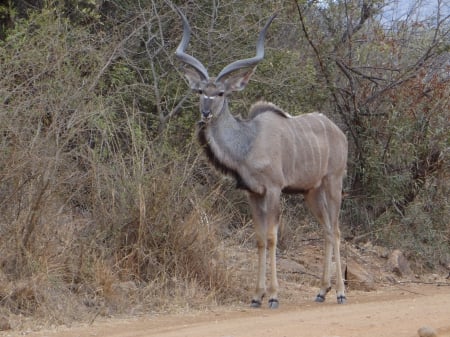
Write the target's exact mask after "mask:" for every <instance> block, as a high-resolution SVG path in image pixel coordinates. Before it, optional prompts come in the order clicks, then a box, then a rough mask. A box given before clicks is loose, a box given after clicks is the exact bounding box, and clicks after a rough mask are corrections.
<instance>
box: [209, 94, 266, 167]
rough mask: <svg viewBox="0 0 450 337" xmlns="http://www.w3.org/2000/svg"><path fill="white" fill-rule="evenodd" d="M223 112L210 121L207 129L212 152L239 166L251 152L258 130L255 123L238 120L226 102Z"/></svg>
mask: <svg viewBox="0 0 450 337" xmlns="http://www.w3.org/2000/svg"><path fill="white" fill-rule="evenodd" d="M222 109H223V111H221V112H220V113H219V114H218V115H217V116H216V117H215V118H213V119H212V120H211V121H209V123H208V125H207V126H206V128H207V129H208V130H207V132H206V137H207V141H208V143H209V144H210V146H211V150H212V151H213V152H214V154H215V155H216V156H217V157H219V158H223V159H225V158H226V160H225V161H226V162H228V163H230V164H231V163H232V162H233V163H235V164H238V163H239V162H240V161H241V160H243V159H245V156H246V155H247V154H248V152H249V151H250V149H251V147H252V144H253V141H254V139H255V136H256V133H257V130H256V125H255V124H254V123H251V122H248V121H243V120H241V119H239V118H236V117H234V116H233V114H232V113H231V111H230V109H229V107H228V101H227V100H225V101H224V106H223V108H222Z"/></svg>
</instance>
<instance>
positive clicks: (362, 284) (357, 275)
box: [346, 260, 375, 291]
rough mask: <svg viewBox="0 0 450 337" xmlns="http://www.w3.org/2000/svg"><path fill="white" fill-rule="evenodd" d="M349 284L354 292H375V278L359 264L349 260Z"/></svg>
mask: <svg viewBox="0 0 450 337" xmlns="http://www.w3.org/2000/svg"><path fill="white" fill-rule="evenodd" d="M346 274H347V275H346V276H347V282H348V284H349V287H350V288H351V289H353V290H363V291H371V290H375V282H374V279H373V276H372V275H371V274H370V273H369V272H368V271H367V270H366V269H365V268H364V267H363V266H362V265H361V264H359V263H358V262H356V261H352V260H349V261H348V262H347V273H346Z"/></svg>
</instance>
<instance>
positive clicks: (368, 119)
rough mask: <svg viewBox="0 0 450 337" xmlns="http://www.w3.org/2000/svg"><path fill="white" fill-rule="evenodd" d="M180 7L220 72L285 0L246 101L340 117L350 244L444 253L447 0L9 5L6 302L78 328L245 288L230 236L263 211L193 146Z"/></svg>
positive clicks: (422, 256) (1, 262)
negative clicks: (431, 0) (393, 16)
mask: <svg viewBox="0 0 450 337" xmlns="http://www.w3.org/2000/svg"><path fill="white" fill-rule="evenodd" d="M174 4H175V5H179V6H181V8H182V10H183V11H184V12H185V13H186V14H187V16H188V18H189V20H190V22H191V24H192V26H193V29H194V33H193V37H192V41H191V43H190V46H189V51H190V52H191V53H193V54H194V55H195V56H196V57H198V58H199V59H201V60H202V61H203V63H204V64H205V65H207V67H208V69H210V73H211V74H214V73H217V72H218V71H219V70H220V69H221V68H222V67H223V66H224V65H226V64H227V63H229V62H232V61H234V60H236V59H238V58H242V57H247V56H251V55H253V53H254V43H255V40H256V36H257V32H258V31H259V29H260V27H261V25H262V24H263V23H264V21H265V19H266V18H267V17H268V16H269V15H270V13H272V12H273V11H275V10H278V11H279V12H280V14H279V16H278V18H277V19H276V21H275V22H274V24H273V25H272V27H271V28H270V32H269V34H268V39H267V42H266V46H267V53H266V57H265V60H264V61H263V62H262V63H261V64H260V65H259V66H258V70H257V72H256V74H255V76H254V79H253V82H252V83H251V85H250V86H249V87H248V88H247V89H246V91H245V92H243V93H240V94H238V95H236V96H235V97H233V99H232V102H231V105H232V109H233V111H234V112H236V114H242V115H243V116H244V117H245V114H246V108H247V107H248V106H249V105H250V104H251V103H252V102H254V101H255V100H257V99H266V100H269V101H272V102H274V103H276V104H278V105H279V106H280V107H282V108H284V109H285V110H286V111H289V112H290V113H292V114H300V113H304V112H309V111H313V110H321V111H323V112H324V113H326V114H327V115H329V116H330V117H331V118H332V119H333V120H335V121H336V122H337V123H338V124H339V125H340V126H341V127H342V129H343V130H344V131H345V132H346V134H347V135H348V138H349V141H350V158H349V167H348V178H347V181H346V184H345V194H346V199H345V201H344V205H343V212H342V217H341V222H342V230H343V232H344V234H345V237H346V239H347V240H352V239H353V238H362V237H363V238H364V239H366V240H371V241H373V242H374V243H376V244H380V245H383V246H387V247H392V248H401V249H404V250H405V251H406V252H407V253H408V255H409V256H410V258H411V259H412V260H413V261H415V262H416V268H424V269H427V270H431V269H433V268H437V267H438V266H439V264H448V263H449V262H450V261H449V260H450V248H449V246H450V229H449V227H450V226H449V214H450V207H449V200H448V195H449V192H450V191H449V169H448V168H449V144H450V134H449V132H448V129H449V126H450V125H449V120H450V118H449V117H450V116H449V115H450V113H449V111H450V103H449V97H450V86H449V81H450V42H449V36H450V34H449V29H450V22H449V21H450V19H449V18H448V16H445V14H443V13H445V10H448V8H447V9H446V8H445V7H444V5H443V4H440V6H441V7H440V9H441V11H442V12H438V13H434V14H433V15H431V14H430V17H429V18H427V19H426V20H425V19H422V18H419V17H414V15H413V14H414V12H410V15H409V16H407V17H406V18H405V19H404V20H401V21H400V20H390V21H389V20H384V19H382V17H381V14H380V13H382V11H383V2H382V1H365V2H363V3H362V4H360V2H358V1H330V2H327V5H326V6H325V5H324V4H325V2H324V3H322V4H320V3H315V2H303V1H300V2H298V3H297V2H295V1H282V0H272V1H264V2H263V3H261V2H260V1H246V2H241V1H231V0H230V1H225V2H220V3H219V2H214V1H190V2H188V3H187V4H184V2H177V1H174V2H173V3H171V2H170V1H141V2H135V1H126V0H125V1H124V0H111V1H100V2H98V1H97V2H96V1H89V0H84V1H81V0H80V1H73V2H51V1H50V2H42V1H28V2H22V1H10V2H8V3H7V4H3V5H0V38H1V41H0V74H1V77H0V131H1V145H0V151H1V157H0V315H2V314H3V315H7V316H9V315H17V317H22V316H25V317H37V318H42V319H45V320H46V322H57V323H68V322H70V321H72V320H79V319H82V320H88V319H91V318H92V317H93V316H95V315H97V314H99V313H101V314H108V313H116V312H131V310H132V308H141V309H139V310H142V311H149V310H164V308H166V307H169V306H170V307H173V306H177V305H178V306H186V305H187V306H191V305H194V306H199V305H203V304H204V303H211V302H218V303H223V302H226V301H236V300H244V301H245V300H247V294H246V293H241V292H243V291H244V292H245V289H242V287H240V286H239V284H240V283H241V280H240V279H239V273H238V272H237V271H236V270H233V266H232V265H230V264H229V263H228V260H227V257H226V254H227V250H226V246H227V245H236V244H241V243H242V241H243V240H242V237H241V236H242V228H244V230H245V229H246V228H247V227H248V222H249V221H250V217H249V215H248V210H247V207H246V204H245V198H244V196H243V195H242V194H241V193H239V192H236V191H235V190H234V188H233V182H232V181H231V180H230V179H227V178H224V177H221V176H220V175H218V174H217V173H215V172H214V170H213V169H211V168H210V167H209V166H208V164H207V163H206V161H205V159H204V156H203V155H202V153H201V150H200V149H199V148H198V146H197V143H196V138H195V124H196V120H197V118H198V110H197V99H196V98H195V97H192V96H193V95H191V93H190V92H189V90H188V87H187V85H186V83H185V82H184V80H183V77H182V74H181V72H180V71H179V66H180V65H179V64H178V63H177V62H176V60H174V57H173V51H174V49H175V48H176V45H177V44H178V42H179V40H180V37H181V23H180V20H179V18H178V17H177V14H176V13H175V12H174V11H173V10H172V9H171V6H172V5H174ZM284 206H285V207H284V210H283V218H284V224H285V228H286V230H287V231H291V232H295V231H299V230H300V231H304V232H308V231H311V230H312V229H314V228H315V226H316V225H314V224H311V225H308V224H306V223H305V222H302V228H300V229H299V228H298V222H299V219H301V218H304V217H305V214H304V211H303V208H302V206H301V203H299V199H298V198H287V199H285V200H284ZM250 227H251V226H250ZM246 234H247V235H250V234H251V231H248V233H247V232H246ZM316 235H317V236H320V234H316ZM288 237H290V238H291V239H284V240H283V244H284V245H285V246H286V247H287V249H293V247H295V245H296V242H295V240H294V239H292V238H296V237H297V236H296V235H291V236H288ZM224 242H225V243H224ZM245 242H246V243H245V244H248V243H247V240H245Z"/></svg>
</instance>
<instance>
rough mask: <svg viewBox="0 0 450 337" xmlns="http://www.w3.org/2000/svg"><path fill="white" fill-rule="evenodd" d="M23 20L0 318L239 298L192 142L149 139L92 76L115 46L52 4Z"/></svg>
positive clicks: (83, 316)
mask: <svg viewBox="0 0 450 337" xmlns="http://www.w3.org/2000/svg"><path fill="white" fill-rule="evenodd" d="M30 22H31V25H28V24H26V23H24V24H23V25H19V26H18V27H16V29H15V32H14V33H12V34H10V38H9V39H8V40H7V41H5V42H4V43H3V44H2V46H1V48H2V50H1V54H2V62H1V65H0V73H1V74H2V77H1V78H0V104H1V105H0V108H1V114H0V127H1V133H2V138H1V139H2V140H1V142H2V143H1V146H0V151H1V157H0V172H1V175H0V210H1V212H0V267H1V269H0V304H1V305H0V315H4V316H7V317H12V318H11V320H12V321H13V322H14V323H13V326H16V327H17V326H19V327H20V325H21V324H24V323H23V319H22V318H23V317H33V318H39V319H40V320H42V321H43V322H47V323H70V322H71V321H73V320H91V319H93V318H95V317H96V316H97V315H99V314H102V315H107V314H113V313H126V312H130V311H131V310H135V311H136V310H137V311H141V312H148V311H160V310H166V309H167V308H174V307H177V306H182V307H185V306H200V305H205V304H206V305H207V304H208V303H209V304H213V303H218V302H221V301H223V300H224V299H225V298H228V299H229V298H233V297H234V298H238V297H239V296H240V294H239V293H238V292H237V291H235V290H234V289H235V288H236V287H235V286H236V282H237V280H236V279H235V277H234V276H233V274H232V271H231V270H230V268H229V267H228V266H227V265H226V262H225V261H226V259H225V258H224V256H223V255H224V254H225V251H224V249H223V244H222V243H221V235H219V234H221V233H222V232H224V228H225V227H226V226H225V223H228V222H229V221H230V220H231V219H232V218H233V214H235V211H234V210H233V206H232V205H231V203H225V202H224V200H223V196H222V190H221V188H222V187H221V186H220V185H217V186H215V187H214V186H211V184H209V183H210V181H209V180H210V175H211V173H210V171H209V170H208V169H205V168H206V165H205V163H204V162H203V159H201V158H202V157H200V156H199V149H198V148H197V147H196V146H193V144H194V142H193V141H192V140H189V139H188V140H187V141H186V145H184V146H179V144H177V146H174V143H173V137H172V135H174V134H175V133H173V131H171V130H170V128H168V131H167V132H166V133H161V135H160V136H159V137H155V134H154V132H153V130H152V129H151V128H147V124H146V120H145V118H144V117H143V115H142V111H140V110H139V109H138V108H137V107H135V106H133V105H131V106H130V105H128V104H127V103H125V102H124V101H123V102H122V104H117V102H121V96H120V92H119V91H120V90H119V89H118V88H116V87H112V86H109V87H105V86H106V84H102V83H99V77H98V74H99V71H100V69H102V66H103V65H104V64H105V62H107V60H106V59H105V55H110V53H111V48H112V47H111V45H112V44H113V42H114V41H104V40H101V39H102V37H99V36H98V35H92V34H89V33H88V31H87V30H86V29H83V28H76V27H72V26H69V25H68V22H67V20H66V19H64V18H61V17H58V16H55V15H54V13H53V12H52V11H47V12H45V11H43V12H42V13H40V14H39V15H35V16H34V17H33V16H32V17H31V18H30ZM93 84H95V85H93ZM93 88H94V89H93ZM111 88H113V89H111ZM102 90H110V91H109V92H107V93H108V95H105V92H103V91H102ZM174 129H176V128H174ZM211 187H213V188H211ZM224 205H225V206H224ZM211 209H213V210H214V212H211Z"/></svg>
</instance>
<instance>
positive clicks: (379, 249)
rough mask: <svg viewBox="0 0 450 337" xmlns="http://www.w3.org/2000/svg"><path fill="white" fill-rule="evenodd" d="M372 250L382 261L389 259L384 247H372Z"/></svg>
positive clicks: (387, 251) (387, 250)
mask: <svg viewBox="0 0 450 337" xmlns="http://www.w3.org/2000/svg"><path fill="white" fill-rule="evenodd" d="M373 248H374V250H375V252H376V254H377V255H378V257H381V258H382V259H387V258H388V257H389V249H387V248H386V247H381V246H374V247H373Z"/></svg>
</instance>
